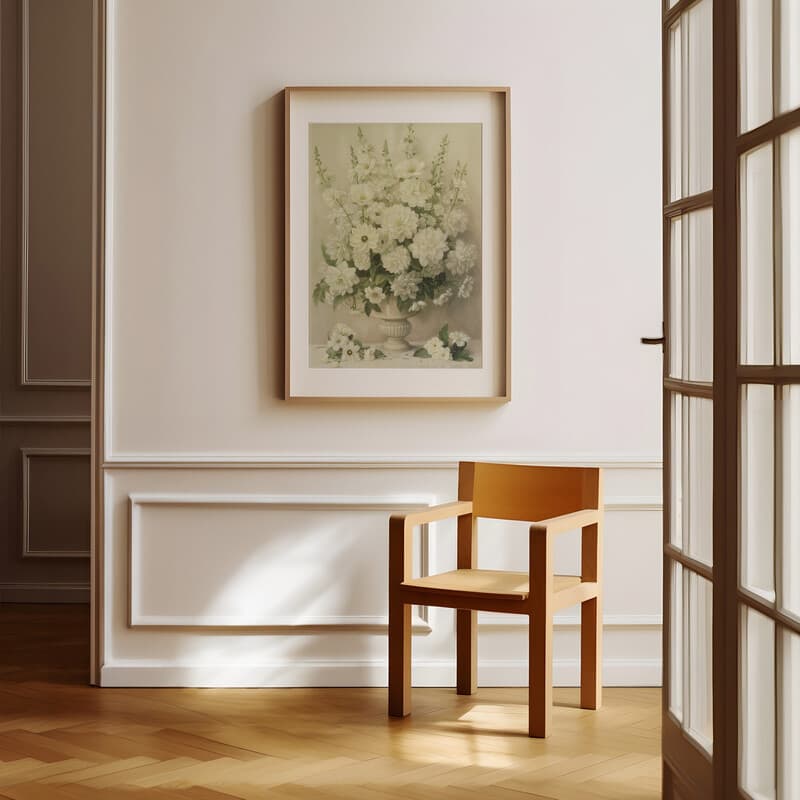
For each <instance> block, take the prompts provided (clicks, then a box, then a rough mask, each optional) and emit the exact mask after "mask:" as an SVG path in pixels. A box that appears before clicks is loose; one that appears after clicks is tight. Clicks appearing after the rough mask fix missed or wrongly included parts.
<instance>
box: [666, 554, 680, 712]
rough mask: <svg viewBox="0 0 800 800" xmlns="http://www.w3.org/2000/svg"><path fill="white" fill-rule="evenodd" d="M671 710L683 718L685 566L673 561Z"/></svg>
mask: <svg viewBox="0 0 800 800" xmlns="http://www.w3.org/2000/svg"><path fill="white" fill-rule="evenodd" d="M669 591H670V605H669V609H670V610H669V614H670V626H669V639H670V641H669V653H670V661H669V710H670V711H671V712H672V713H673V714H674V715H675V716H676V717H677V719H678V720H683V566H682V565H681V564H679V563H678V562H677V561H673V562H672V573H671V576H670V589H669Z"/></svg>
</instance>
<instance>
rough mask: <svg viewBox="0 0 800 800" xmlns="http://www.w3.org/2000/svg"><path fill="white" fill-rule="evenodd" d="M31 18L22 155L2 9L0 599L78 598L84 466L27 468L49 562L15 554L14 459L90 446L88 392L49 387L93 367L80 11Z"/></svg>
mask: <svg viewBox="0 0 800 800" xmlns="http://www.w3.org/2000/svg"><path fill="white" fill-rule="evenodd" d="M28 10H29V12H30V18H29V22H30V23H31V25H30V32H31V39H30V44H31V47H30V66H31V71H30V73H29V75H28V77H29V78H30V81H29V84H28V89H29V91H28V93H27V96H28V100H29V108H30V112H31V113H30V119H29V122H30V126H29V130H30V139H29V140H28V144H29V145H30V147H27V146H26V144H25V142H26V140H25V124H24V123H25V115H24V114H23V100H24V98H25V92H24V91H23V89H24V86H23V84H24V81H23V76H24V70H23V52H24V50H25V48H24V47H23V33H24V30H23V28H24V26H23V17H24V14H23V2H22V0H0V37H2V38H1V40H0V126H2V127H1V128H0V176H2V182H1V183H0V602H2V601H12V602H13V601H35V600H42V601H61V600H67V601H69V600H79V601H84V600H86V599H88V583H89V559H88V558H87V557H85V556H76V555H72V556H65V555H64V554H65V553H73V554H74V553H76V552H78V551H80V550H85V549H86V546H87V529H88V517H89V485H90V484H89V476H88V463H87V462H88V458H87V457H86V456H85V455H80V456H78V455H69V456H67V455H64V456H62V457H58V456H47V457H44V456H33V457H32V458H30V459H29V466H30V486H29V489H30V493H29V499H30V503H29V506H28V509H27V511H28V522H29V525H28V528H29V533H30V538H29V548H33V549H35V550H46V551H47V552H54V553H57V555H55V556H48V557H25V556H24V552H25V549H26V548H25V519H24V516H25V515H24V513H23V512H24V492H23V452H22V451H23V450H26V451H29V452H30V451H42V450H45V451H48V452H50V451H58V452H61V453H64V451H65V450H66V451H69V452H73V451H83V452H85V451H87V450H88V447H89V440H90V439H89V423H88V419H89V409H90V395H89V388H88V386H81V385H75V384H74V383H72V384H69V382H68V385H61V384H60V383H59V381H61V380H63V379H65V378H66V379H77V380H79V381H85V380H86V378H88V375H89V367H90V344H91V343H90V338H89V337H90V330H91V321H90V312H91V308H90V302H91V298H90V281H91V261H90V254H91V251H90V243H91V219H90V216H89V213H90V208H89V199H90V188H91V183H90V181H91V166H90V161H89V153H90V147H91V139H90V132H91V114H92V108H91V70H90V66H91V22H92V20H91V13H90V12H91V3H90V2H89V0H31V2H30V3H29V6H28ZM28 151H29V154H30V156H31V159H30V160H29V162H28V166H29V168H30V169H29V172H28V177H29V179H30V180H29V183H28V187H29V188H30V197H29V199H30V211H31V214H30V216H29V218H28V219H25V217H26V215H25V214H24V213H23V211H24V209H25V208H26V207H27V204H26V203H25V202H23V201H24V200H25V199H28V198H27V196H26V192H25V186H24V183H25V182H24V180H23V177H24V170H23V164H24V163H25V162H24V159H23V157H24V156H25V155H26V154H27V153H28ZM25 223H29V224H25ZM23 234H24V236H23ZM23 242H24V243H25V244H26V248H27V256H28V259H27V267H28V274H27V290H28V291H27V292H25V291H23V284H24V277H25V266H26V262H25V259H24V257H23V256H24V251H25V250H26V248H23ZM23 301H25V302H24V303H23ZM23 305H24V309H25V311H23ZM26 349H27V366H28V369H27V370H26V369H25V363H26V362H25V359H23V355H24V354H25V350H26ZM26 372H27V376H26ZM54 381H55V383H54ZM63 420H72V421H63Z"/></svg>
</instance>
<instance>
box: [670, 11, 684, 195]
mask: <svg viewBox="0 0 800 800" xmlns="http://www.w3.org/2000/svg"><path fill="white" fill-rule="evenodd" d="M683 32H684V31H683V19H682V18H681V19H679V20H678V22H676V23H675V25H674V26H673V27H672V28H671V29H670V32H669V199H670V200H677V199H678V198H679V197H683V119H684V116H685V114H684V111H683Z"/></svg>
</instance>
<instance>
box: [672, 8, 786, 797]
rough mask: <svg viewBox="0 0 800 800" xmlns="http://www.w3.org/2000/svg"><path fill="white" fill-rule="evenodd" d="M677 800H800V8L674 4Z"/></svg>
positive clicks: (674, 756)
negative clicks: (679, 799) (708, 799)
mask: <svg viewBox="0 0 800 800" xmlns="http://www.w3.org/2000/svg"><path fill="white" fill-rule="evenodd" d="M662 12H663V29H662V52H663V70H662V75H663V103H664V127H663V130H664V136H663V146H664V186H663V203H664V228H663V232H664V261H663V263H664V314H665V316H664V319H665V330H664V336H665V340H664V341H665V351H666V352H665V356H666V358H665V361H664V458H665V463H664V467H665V468H664V498H665V520H664V670H665V675H664V716H663V740H662V741H663V757H664V787H663V788H664V792H663V794H664V797H665V798H667V800H673V799H674V798H683V800H695V798H697V799H698V800H699V799H700V798H702V799H703V800H705V798H714V800H798V799H800V0H663V2H662Z"/></svg>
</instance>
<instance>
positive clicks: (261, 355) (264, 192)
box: [252, 92, 285, 406]
mask: <svg viewBox="0 0 800 800" xmlns="http://www.w3.org/2000/svg"><path fill="white" fill-rule="evenodd" d="M252 137H253V169H252V178H253V203H252V211H253V235H254V237H255V241H254V244H255V254H256V263H255V265H254V267H255V269H254V272H253V276H254V280H255V286H254V287H253V288H254V292H253V294H254V297H253V302H254V303H255V304H256V320H257V321H258V322H257V324H258V329H257V330H256V331H255V336H256V340H257V342H258V365H257V369H258V371H259V382H258V383H259V386H260V387H262V398H263V400H262V404H263V405H264V406H266V405H269V402H268V399H277V400H282V399H283V376H284V351H283V340H284V202H283V200H284V198H283V187H284V168H285V163H284V129H283V92H278V93H277V94H274V95H273V96H272V97H270V98H269V99H268V100H266V101H265V102H263V103H262V104H261V105H259V106H257V107H256V109H255V111H254V112H253V117H252Z"/></svg>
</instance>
